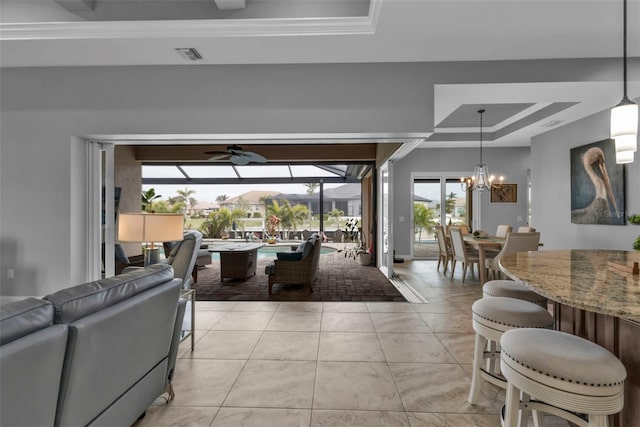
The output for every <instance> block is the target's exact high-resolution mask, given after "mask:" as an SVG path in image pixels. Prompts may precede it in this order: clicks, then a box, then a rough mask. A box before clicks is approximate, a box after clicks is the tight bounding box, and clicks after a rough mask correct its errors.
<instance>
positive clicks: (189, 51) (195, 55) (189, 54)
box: [175, 47, 202, 61]
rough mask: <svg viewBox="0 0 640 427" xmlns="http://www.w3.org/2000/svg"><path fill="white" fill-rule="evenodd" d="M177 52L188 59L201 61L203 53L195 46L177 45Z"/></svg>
mask: <svg viewBox="0 0 640 427" xmlns="http://www.w3.org/2000/svg"><path fill="white" fill-rule="evenodd" d="M175 49H176V52H178V53H179V54H180V56H181V57H183V58H184V59H186V60H187V61H200V60H202V55H200V52H198V51H197V50H195V48H193V47H176V48H175Z"/></svg>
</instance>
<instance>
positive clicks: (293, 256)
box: [276, 252, 303, 261]
mask: <svg viewBox="0 0 640 427" xmlns="http://www.w3.org/2000/svg"><path fill="white" fill-rule="evenodd" d="M302 255H303V253H302V252H278V253H276V256H277V257H278V259H281V260H286V261H299V260H301V259H302Z"/></svg>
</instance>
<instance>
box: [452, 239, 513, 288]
mask: <svg viewBox="0 0 640 427" xmlns="http://www.w3.org/2000/svg"><path fill="white" fill-rule="evenodd" d="M462 237H463V239H464V242H465V244H466V245H467V246H469V247H471V248H473V249H475V250H477V251H478V270H479V271H480V285H484V284H485V283H486V282H487V266H486V259H487V253H491V252H493V253H497V252H499V251H500V249H502V245H504V240H505V239H503V238H502V237H497V236H486V237H475V236H474V235H473V234H464V235H463V236H462Z"/></svg>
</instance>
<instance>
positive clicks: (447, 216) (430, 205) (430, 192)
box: [411, 174, 470, 259]
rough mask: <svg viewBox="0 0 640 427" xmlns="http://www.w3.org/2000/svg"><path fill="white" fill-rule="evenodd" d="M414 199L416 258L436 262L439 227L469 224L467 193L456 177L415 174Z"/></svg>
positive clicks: (413, 249)
mask: <svg viewBox="0 0 640 427" xmlns="http://www.w3.org/2000/svg"><path fill="white" fill-rule="evenodd" d="M412 190H413V197H412V204H413V206H412V211H411V212H412V224H413V242H412V251H413V254H412V255H413V258H416V259H437V258H438V242H437V241H436V238H435V226H436V225H441V224H442V225H445V226H446V225H461V224H465V225H468V224H469V220H468V218H469V215H470V212H469V209H468V207H467V206H468V203H469V200H468V198H467V193H466V192H465V191H464V190H463V189H462V187H461V186H460V179H459V178H458V177H457V176H456V177H455V178H454V177H452V176H446V175H440V174H433V175H430V174H414V176H413V187H412Z"/></svg>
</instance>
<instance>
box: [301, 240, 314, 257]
mask: <svg viewBox="0 0 640 427" xmlns="http://www.w3.org/2000/svg"><path fill="white" fill-rule="evenodd" d="M315 244H316V240H315V239H313V238H311V237H310V238H309V240H307V241H306V242H305V243H304V248H303V249H302V258H306V257H308V256H309V254H310V253H311V252H312V251H313V247H314V246H315Z"/></svg>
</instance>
